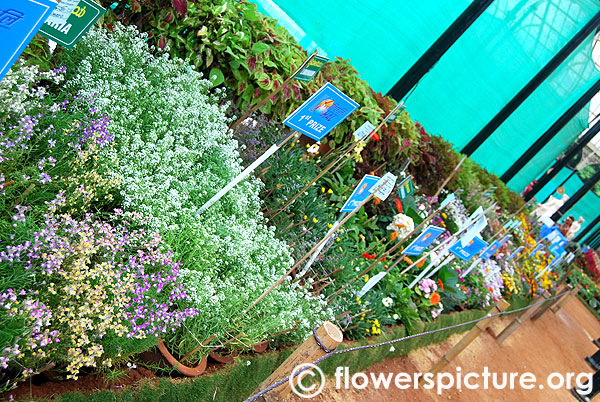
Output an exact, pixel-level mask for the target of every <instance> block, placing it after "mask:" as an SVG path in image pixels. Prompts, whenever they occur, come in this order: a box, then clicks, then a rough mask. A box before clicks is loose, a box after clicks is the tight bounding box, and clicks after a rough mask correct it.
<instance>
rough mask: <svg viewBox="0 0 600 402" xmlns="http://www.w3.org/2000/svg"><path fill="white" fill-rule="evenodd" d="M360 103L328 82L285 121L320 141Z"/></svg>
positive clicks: (286, 123)
mask: <svg viewBox="0 0 600 402" xmlns="http://www.w3.org/2000/svg"><path fill="white" fill-rule="evenodd" d="M358 106H359V105H358V103H356V102H354V101H353V100H352V99H350V98H349V97H347V96H346V95H345V94H344V93H343V92H342V91H340V90H339V89H337V88H336V87H334V86H333V85H331V84H330V83H326V84H325V85H323V86H322V87H321V89H319V90H318V91H317V92H315V93H314V94H313V96H311V97H310V98H308V100H307V101H306V102H304V103H303V104H302V105H301V106H300V107H299V108H298V109H296V110H294V112H293V113H292V114H291V115H289V116H288V117H287V119H285V120H284V121H283V124H285V125H286V126H288V127H291V128H293V129H294V130H296V131H298V132H300V133H302V134H304V135H306V136H308V137H310V138H312V139H313V140H316V141H320V140H321V139H322V138H323V137H325V136H326V135H327V133H329V132H330V131H331V130H333V129H334V128H335V127H336V126H337V125H338V124H340V123H341V122H342V121H344V119H345V118H346V117H348V116H350V113H352V112H354V111H355V110H356V109H357V108H358Z"/></svg>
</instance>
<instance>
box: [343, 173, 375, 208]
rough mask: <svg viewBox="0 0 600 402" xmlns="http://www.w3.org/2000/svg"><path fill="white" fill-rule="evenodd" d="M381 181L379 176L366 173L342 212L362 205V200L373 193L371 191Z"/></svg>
mask: <svg viewBox="0 0 600 402" xmlns="http://www.w3.org/2000/svg"><path fill="white" fill-rule="evenodd" d="M378 181H379V177H377V176H371V175H370V174H367V175H365V177H363V178H362V180H361V181H360V183H358V186H356V188H355V189H354V191H353V192H352V194H351V195H350V198H348V201H346V203H345V204H344V206H343V207H342V209H341V210H340V212H352V211H354V210H355V209H356V207H358V206H359V205H360V203H361V202H363V201H364V200H366V199H367V197H368V196H369V195H370V194H371V192H370V191H369V190H370V189H371V188H373V186H374V185H375V184H377V182H378Z"/></svg>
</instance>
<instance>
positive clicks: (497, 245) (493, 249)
mask: <svg viewBox="0 0 600 402" xmlns="http://www.w3.org/2000/svg"><path fill="white" fill-rule="evenodd" d="M501 246H502V240H496V241H495V242H493V243H492V244H491V245H490V246H489V247H488V248H486V249H485V251H484V252H483V253H481V259H482V260H489V259H490V257H491V256H493V255H494V253H495V252H496V251H498V249H499V248H500V247H501Z"/></svg>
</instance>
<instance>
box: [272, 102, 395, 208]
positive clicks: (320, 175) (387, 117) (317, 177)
mask: <svg viewBox="0 0 600 402" xmlns="http://www.w3.org/2000/svg"><path fill="white" fill-rule="evenodd" d="M403 104H404V102H401V103H399V104H398V105H397V106H396V107H395V108H394V109H393V110H392V111H391V112H390V113H389V114H388V115H387V116H386V117H385V119H383V121H382V122H381V123H379V125H378V126H377V127H376V128H375V130H373V131H372V132H371V134H369V135H368V136H367V138H365V140H364V142H368V141H369V140H370V139H371V138H372V136H373V134H375V133H377V131H379V130H380V129H381V127H383V125H384V124H385V123H386V121H387V120H388V119H389V118H390V117H391V115H392V114H393V113H395V112H396V111H397V110H399V109H400V108H401V107H402V105H403ZM359 143H360V141H354V143H352V145H350V147H348V149H347V150H346V151H345V152H343V153H342V154H341V155H340V156H338V157H337V158H335V159H334V160H333V162H331V163H330V164H329V165H327V166H326V167H325V168H324V169H323V170H322V171H320V172H319V174H317V175H316V176H315V178H314V179H312V180H311V181H310V182H309V183H308V184H307V185H306V186H304V188H303V189H302V190H300V191H299V192H298V193H297V194H296V195H294V196H293V197H292V198H291V199H290V200H288V202H286V203H285V205H284V206H283V207H281V209H279V210H278V211H277V212H276V213H275V214H274V215H273V216H271V217H270V218H269V219H273V218H275V217H276V216H277V215H279V214H280V213H281V212H282V211H284V210H285V209H286V208H287V207H289V206H290V205H291V204H292V203H293V202H294V201H296V199H297V198H298V197H300V195H302V194H303V193H304V192H305V191H306V190H308V189H309V188H310V186H312V185H313V184H315V182H316V181H317V180H319V179H320V178H321V177H322V176H323V175H324V174H325V173H327V172H328V171H329V169H331V168H332V167H333V166H335V165H336V164H337V163H338V162H339V161H341V160H342V159H343V158H344V157H345V156H346V155H348V154H349V153H350V152H352V150H353V149H354V148H355V147H356V146H358V144H359Z"/></svg>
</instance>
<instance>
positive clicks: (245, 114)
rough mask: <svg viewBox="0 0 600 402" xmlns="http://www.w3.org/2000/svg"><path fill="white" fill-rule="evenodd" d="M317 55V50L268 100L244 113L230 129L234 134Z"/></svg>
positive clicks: (265, 99)
mask: <svg viewBox="0 0 600 402" xmlns="http://www.w3.org/2000/svg"><path fill="white" fill-rule="evenodd" d="M316 55H317V50H316V49H315V51H314V52H312V53H311V54H310V55H309V56H308V58H307V59H306V60H304V62H303V63H302V64H301V65H300V67H298V68H297V69H296V71H294V73H293V74H292V75H290V76H289V77H288V78H286V80H285V81H283V84H281V85H280V86H278V87H277V88H276V89H274V90H273V92H271V94H270V95H269V96H267V97H266V98H264V99H263V100H261V101H260V102H259V103H258V104H256V105H255V106H253V107H252V108H250V109H249V110H248V111H247V112H246V113H244V114H243V115H242V117H240V118H239V119H237V121H236V122H235V123H233V124H232V125H231V127H229V128H230V129H232V130H233V132H234V133H235V131H236V130H237V126H239V125H240V123H241V122H243V121H244V120H246V119H247V118H248V117H250V116H251V115H252V114H254V112H256V111H257V110H258V109H260V108H261V107H263V106H264V105H265V104H266V103H267V102H268V101H269V100H271V99H273V98H274V97H275V95H277V94H278V93H279V92H281V91H282V90H283V88H285V87H286V86H287V85H288V84H289V83H290V82H291V81H292V80H293V79H294V77H295V76H296V75H298V73H300V71H302V70H304V68H305V67H306V66H307V65H308V63H310V62H311V61H312V59H314V58H315V56H316Z"/></svg>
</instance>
